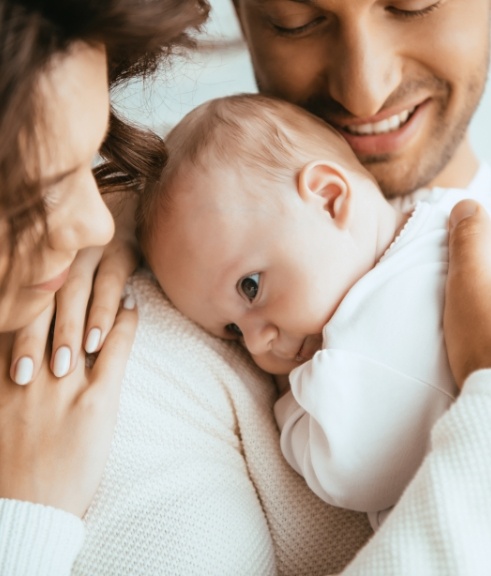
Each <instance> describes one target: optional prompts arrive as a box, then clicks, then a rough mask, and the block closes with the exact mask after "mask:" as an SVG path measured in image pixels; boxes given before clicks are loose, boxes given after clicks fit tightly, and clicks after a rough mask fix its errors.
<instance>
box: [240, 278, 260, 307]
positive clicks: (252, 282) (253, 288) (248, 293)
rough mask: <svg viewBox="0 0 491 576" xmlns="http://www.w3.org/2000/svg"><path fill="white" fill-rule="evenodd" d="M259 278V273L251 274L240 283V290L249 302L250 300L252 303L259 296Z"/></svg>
mask: <svg viewBox="0 0 491 576" xmlns="http://www.w3.org/2000/svg"><path fill="white" fill-rule="evenodd" d="M259 276H260V274H259V273H257V274H251V275H250V276H246V277H245V278H242V280H240V281H239V290H240V291H241V292H242V294H243V295H244V296H245V297H246V298H247V300H249V302H252V301H253V300H254V298H255V297H256V296H257V293H258V290H259Z"/></svg>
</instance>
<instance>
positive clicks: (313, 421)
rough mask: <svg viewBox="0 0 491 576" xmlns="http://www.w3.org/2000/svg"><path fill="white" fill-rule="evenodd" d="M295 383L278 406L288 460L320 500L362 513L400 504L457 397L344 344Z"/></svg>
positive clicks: (323, 353) (297, 373) (305, 368)
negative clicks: (435, 427) (439, 422)
mask: <svg viewBox="0 0 491 576" xmlns="http://www.w3.org/2000/svg"><path fill="white" fill-rule="evenodd" d="M290 383H291V393H288V394H286V395H285V396H283V397H282V398H281V399H280V400H279V401H278V402H277V403H276V405H275V415H276V418H277V422H278V425H279V427H280V430H281V448H282V451H283V454H284V455H285V458H286V460H287V461H288V462H289V464H290V465H291V466H292V467H293V468H294V469H295V470H296V471H297V472H298V473H299V474H301V475H302V476H303V477H304V478H305V480H306V482H307V484H308V485H309V486H310V488H311V489H312V490H313V491H314V492H315V493H316V494H317V495H318V496H319V497H320V498H322V499H323V500H325V501H326V502H329V503H330V504H333V505H335V506H340V507H343V508H349V509H352V510H358V511H362V512H374V511H378V510H384V509H386V508H389V507H391V506H393V505H394V504H395V503H396V502H397V500H398V499H399V497H400V495H401V494H402V492H403V490H404V488H405V487H406V485H407V484H408V483H409V481H410V479H411V477H412V476H413V474H414V473H415V471H416V470H417V468H418V467H419V465H420V464H421V462H422V460H423V458H424V455H425V453H426V450H427V446H428V440H429V436H430V432H431V429H432V427H433V424H434V423H435V422H436V420H437V419H438V418H439V417H440V416H441V415H442V414H443V413H444V412H445V410H446V409H447V408H448V406H449V405H450V404H451V402H452V398H451V397H450V395H449V394H448V393H447V392H445V391H442V390H440V389H438V388H436V387H433V386H430V385H428V384H427V383H425V382H422V381H421V380H418V379H416V378H414V377H411V376H408V375H406V374H403V373H401V372H399V371H397V370H394V369H393V368H391V367H389V366H386V365H384V364H381V363H380V362H377V361H374V360H372V359H370V358H367V357H364V356H360V355H358V354H356V353H353V352H350V351H346V350H339V349H326V350H320V351H319V352H317V353H316V354H315V356H314V357H313V358H312V360H310V361H309V362H306V363H305V364H303V365H302V366H299V367H298V368H296V369H295V370H293V371H292V373H291V374H290Z"/></svg>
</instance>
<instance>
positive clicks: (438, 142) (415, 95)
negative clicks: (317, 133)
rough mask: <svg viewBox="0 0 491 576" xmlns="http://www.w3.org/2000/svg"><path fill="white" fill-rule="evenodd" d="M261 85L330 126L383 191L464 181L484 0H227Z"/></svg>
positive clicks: (484, 59) (482, 58)
mask: <svg viewBox="0 0 491 576" xmlns="http://www.w3.org/2000/svg"><path fill="white" fill-rule="evenodd" d="M233 2H234V5H235V9H236V12H237V14H238V17H239V19H240V22H241V26H242V30H243V33H244V36H245V39H246V41H247V43H248V45H249V48H250V52H251V57H252V62H253V66H254V70H255V75H256V80H257V84H258V88H259V90H260V91H262V92H265V93H268V94H273V95H276V96H279V97H281V98H285V99H286V100H289V101H291V102H294V103H297V104H300V105H301V106H303V107H305V108H307V109H308V110H310V111H311V112H314V113H315V114H317V115H318V116H320V117H321V118H324V119H325V120H326V121H328V122H330V123H331V124H333V125H334V126H335V127H336V128H337V129H338V130H339V131H340V132H341V134H342V135H343V136H344V137H345V138H346V139H347V140H348V142H349V144H350V145H351V147H352V148H353V150H354V151H355V153H356V155H357V156H358V158H359V159H360V160H361V162H362V163H363V164H364V165H365V166H366V167H367V168H368V169H369V170H370V171H371V172H372V174H373V175H374V176H375V178H376V179H377V180H378V182H379V183H380V185H381V187H382V189H383V190H384V193H385V194H386V196H387V197H388V198H393V197H396V196H402V195H406V194H408V193H410V192H413V191H414V190H416V189H417V188H420V187H422V186H428V185H437V186H443V187H445V186H452V187H465V186H467V185H468V184H469V183H470V181H471V180H472V178H473V176H474V175H475V173H476V171H477V168H478V161H477V159H476V156H475V154H474V152H473V151H472V149H471V146H470V143H469V139H468V135H467V128H468V125H469V121H470V119H471V117H472V115H473V113H474V111H475V109H476V107H477V105H478V103H479V100H480V98H481V95H482V92H483V89H484V86H485V82H486V75H487V70H488V58H489V14H490V2H489V1H488V0H441V1H437V2H435V1H432V0H417V1H416V0H390V1H389V0H388V1H383V2H381V1H380V0H349V1H346V0H318V1H313V0H233Z"/></svg>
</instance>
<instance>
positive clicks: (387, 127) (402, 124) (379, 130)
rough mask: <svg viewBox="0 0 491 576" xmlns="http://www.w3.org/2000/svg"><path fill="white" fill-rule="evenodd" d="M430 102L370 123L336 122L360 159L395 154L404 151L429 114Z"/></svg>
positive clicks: (381, 116) (373, 118)
mask: <svg viewBox="0 0 491 576" xmlns="http://www.w3.org/2000/svg"><path fill="white" fill-rule="evenodd" d="M429 105H430V100H425V101H423V102H421V103H420V104H417V105H414V106H409V107H407V108H404V109H402V110H399V111H397V112H395V113H393V114H391V113H389V112H387V113H385V114H383V115H382V114H379V115H377V116H374V117H372V118H370V119H369V120H370V121H361V120H356V121H353V122H342V121H341V122H339V123H337V122H334V123H333V125H334V127H335V128H336V130H338V132H340V133H341V134H342V135H343V136H344V138H345V139H346V140H347V142H348V144H349V145H350V146H351V148H352V149H353V151H354V152H355V154H357V156H359V157H361V158H363V156H373V155H385V154H394V153H396V154H397V153H398V152H400V151H401V150H403V149H404V148H405V147H406V146H407V145H408V143H409V142H410V140H411V139H412V138H413V136H414V135H415V134H416V133H418V132H419V129H420V126H421V125H422V123H423V122H424V119H425V117H426V115H427V113H428V108H429Z"/></svg>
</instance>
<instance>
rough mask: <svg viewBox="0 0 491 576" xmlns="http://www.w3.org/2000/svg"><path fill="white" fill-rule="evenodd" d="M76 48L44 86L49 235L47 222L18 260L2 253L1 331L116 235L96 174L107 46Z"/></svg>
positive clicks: (27, 318)
mask: <svg viewBox="0 0 491 576" xmlns="http://www.w3.org/2000/svg"><path fill="white" fill-rule="evenodd" d="M74 51H75V52H76V54H77V58H75V59H72V58H69V57H64V58H60V59H58V60H56V61H55V62H54V63H53V65H52V66H51V67H50V68H49V70H48V71H47V72H46V73H45V74H44V75H43V76H42V78H41V80H40V83H39V91H40V96H41V98H42V99H43V104H44V114H45V117H44V119H43V124H42V125H43V126H46V127H48V128H47V129H46V130H45V131H44V132H43V138H42V139H41V141H40V143H39V156H40V162H39V164H40V167H41V175H40V176H41V181H42V182H44V183H45V193H44V199H45V203H46V211H47V222H46V223H47V233H46V234H44V233H43V229H42V224H41V223H40V224H39V226H38V228H37V229H36V230H28V231H27V232H26V233H25V234H24V235H23V237H22V238H21V239H20V241H19V244H18V246H17V250H16V253H15V257H14V260H13V262H9V261H8V255H7V254H6V253H0V278H2V279H3V278H5V276H6V275H8V283H7V289H6V291H5V292H4V293H3V294H2V298H1V300H0V318H1V321H0V331H1V332H10V331H13V330H17V329H19V328H22V327H23V326H25V325H26V324H28V323H29V322H31V321H32V320H33V319H34V318H36V317H37V316H38V315H39V314H40V313H41V312H42V311H43V310H45V309H46V308H47V307H48V306H49V305H50V304H51V303H52V302H53V297H54V295H55V292H56V291H57V290H58V289H60V288H61V286H62V285H63V283H64V281H65V280H66V278H67V276H68V272H69V270H70V266H71V265H72V263H73V262H74V260H75V257H76V256H77V254H78V253H79V252H80V251H81V250H83V249H84V248H87V247H91V246H92V247H93V246H103V245H105V244H107V243H108V242H109V241H110V240H111V238H112V236H113V233H114V222H113V219H112V216H111V214H110V212H109V210H108V209H107V207H106V205H105V204H104V202H103V200H102V198H101V195H100V193H99V190H98V188H97V185H96V183H95V180H94V177H93V174H92V162H93V159H94V157H95V155H96V153H97V151H98V149H99V147H100V145H101V143H102V140H103V138H104V136H105V133H106V129H107V123H108V116H109V97H108V85H107V68H106V56H105V52H104V50H102V49H97V50H95V49H89V48H87V47H85V46H78V47H74ZM60 86H63V90H60ZM4 217H5V216H4ZM4 225H5V221H4ZM0 230H1V220H0Z"/></svg>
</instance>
